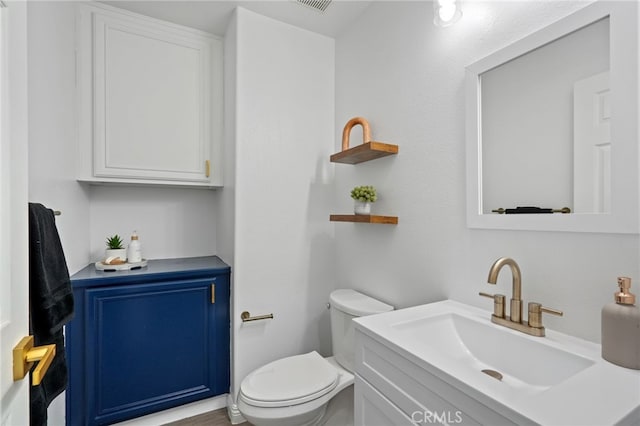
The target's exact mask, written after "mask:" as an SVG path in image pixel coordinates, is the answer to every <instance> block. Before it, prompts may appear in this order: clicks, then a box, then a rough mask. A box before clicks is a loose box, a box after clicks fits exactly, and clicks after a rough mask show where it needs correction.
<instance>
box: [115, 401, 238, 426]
mask: <svg viewBox="0 0 640 426" xmlns="http://www.w3.org/2000/svg"><path fill="white" fill-rule="evenodd" d="M228 396H229V394H224V395H220V396H216V397H213V398H208V399H203V400H201V401H196V402H192V403H190V404H185V405H181V406H179V407H175V408H170V409H168V410H164V411H159V412H157V413H153V414H149V415H146V416H143V417H138V418H135V419H131V420H126V421H124V422H121V423H116V424H117V425H118V426H158V425H162V424H165V423H170V422H175V421H177V420H182V419H186V418H187V417H193V416H197V415H198V414H204V413H208V412H209V411H213V410H219V409H220V408H224V407H225V406H226V405H227V397H228Z"/></svg>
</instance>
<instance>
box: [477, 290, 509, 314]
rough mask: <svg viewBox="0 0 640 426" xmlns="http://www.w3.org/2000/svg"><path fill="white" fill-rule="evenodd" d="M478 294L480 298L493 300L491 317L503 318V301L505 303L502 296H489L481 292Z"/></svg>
mask: <svg viewBox="0 0 640 426" xmlns="http://www.w3.org/2000/svg"><path fill="white" fill-rule="evenodd" d="M478 294H479V295H480V296H483V297H488V298H490V299H493V316H496V317H498V318H504V301H505V295H504V294H489V293H485V292H482V291H481V292H479V293H478Z"/></svg>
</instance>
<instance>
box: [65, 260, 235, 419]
mask: <svg viewBox="0 0 640 426" xmlns="http://www.w3.org/2000/svg"><path fill="white" fill-rule="evenodd" d="M229 276H230V268H229V266H228V265H226V264H225V263H224V262H222V261H221V260H220V259H219V258H218V257H215V256H209V257H198V258H187V259H166V260H151V261H149V265H148V267H146V268H143V269H141V270H137V271H126V272H124V271H121V272H101V271H96V270H95V268H94V266H93V265H89V266H88V267H87V268H85V269H83V270H82V271H80V272H78V273H77V274H75V275H74V276H73V277H72V286H73V290H74V296H75V303H76V314H75V318H74V319H73V320H72V321H71V322H70V323H69V325H68V326H67V334H66V336H67V341H66V347H67V357H68V360H67V361H68V366H69V386H68V389H67V424H68V425H74V426H75V425H103V424H111V423H116V422H119V421H123V420H126V419H131V418H134V417H139V416H142V415H145V414H149V413H153V412H156V411H160V410H164V409H167V408H171V407H175V406H178V405H182V404H186V403H189V402H193V401H196V400H200V399H204V398H209V397H212V396H215V395H221V394H225V393H227V392H228V391H229V365H230V360H229V329H230V323H229Z"/></svg>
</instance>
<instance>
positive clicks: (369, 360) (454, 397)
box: [354, 326, 534, 426]
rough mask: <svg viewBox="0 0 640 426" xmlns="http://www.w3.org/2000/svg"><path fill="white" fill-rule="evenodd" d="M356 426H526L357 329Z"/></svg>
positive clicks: (522, 419)
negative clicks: (457, 425)
mask: <svg viewBox="0 0 640 426" xmlns="http://www.w3.org/2000/svg"><path fill="white" fill-rule="evenodd" d="M355 337H356V353H355V356H356V367H355V370H356V379H355V392H354V395H355V396H354V405H355V411H354V419H355V426H388V425H391V424H393V425H398V426H400V425H426V424H448V425H455V424H459V425H482V424H484V425H530V424H534V423H532V422H531V421H530V420H529V419H527V418H525V417H523V416H521V415H519V414H518V413H516V412H515V411H513V410H509V409H508V408H506V407H500V409H499V410H495V409H492V408H489V404H488V403H487V404H485V403H483V402H481V401H482V396H481V395H478V396H477V398H472V397H470V396H469V395H467V394H465V393H464V392H462V391H460V390H459V389H457V388H456V386H455V384H456V381H455V379H453V378H451V377H443V376H442V375H440V374H439V372H437V371H429V370H426V369H425V368H424V367H423V366H420V365H418V364H417V363H415V362H414V361H413V360H412V359H411V357H410V356H408V355H402V354H400V353H399V352H396V351H395V350H392V349H391V348H389V347H388V345H387V344H382V343H381V342H379V341H378V340H376V339H375V338H373V337H372V336H370V335H368V334H366V333H365V332H364V331H363V329H362V328H360V327H359V326H357V327H356V336H355Z"/></svg>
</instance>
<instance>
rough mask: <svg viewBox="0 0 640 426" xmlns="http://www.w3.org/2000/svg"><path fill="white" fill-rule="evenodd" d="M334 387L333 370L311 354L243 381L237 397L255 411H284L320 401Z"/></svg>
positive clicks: (335, 373)
mask: <svg viewBox="0 0 640 426" xmlns="http://www.w3.org/2000/svg"><path fill="white" fill-rule="evenodd" d="M337 384H338V371H337V370H336V368H335V367H333V366H332V365H331V364H330V363H329V362H328V361H327V360H325V359H324V358H322V357H321V356H320V354H318V353H317V352H316V351H313V352H309V353H308V354H304V355H295V356H291V357H288V358H282V359H279V360H277V361H273V362H271V363H269V364H267V365H265V366H263V367H260V368H258V369H257V370H255V371H253V372H252V373H250V374H249V375H248V376H247V377H246V378H245V379H244V380H243V381H242V384H241V385H240V394H241V397H243V399H244V400H245V402H247V403H248V404H251V405H254V406H257V407H284V406H288V405H295V404H302V403H304V402H307V401H311V400H314V399H316V398H319V397H321V396H322V395H324V394H326V393H327V392H330V391H331V390H332V389H334V388H335V387H336V386H337Z"/></svg>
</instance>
